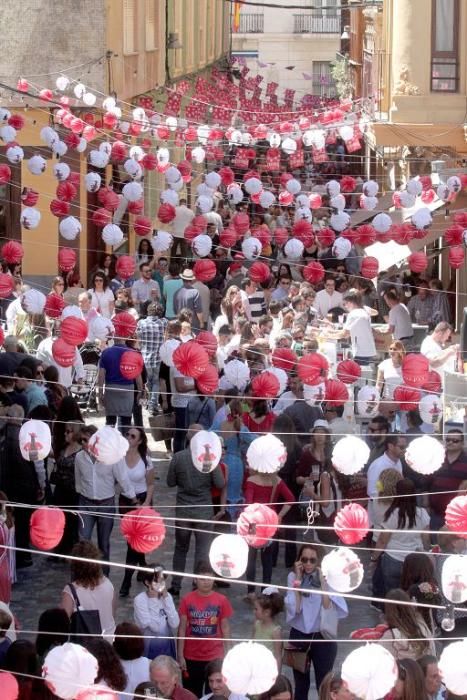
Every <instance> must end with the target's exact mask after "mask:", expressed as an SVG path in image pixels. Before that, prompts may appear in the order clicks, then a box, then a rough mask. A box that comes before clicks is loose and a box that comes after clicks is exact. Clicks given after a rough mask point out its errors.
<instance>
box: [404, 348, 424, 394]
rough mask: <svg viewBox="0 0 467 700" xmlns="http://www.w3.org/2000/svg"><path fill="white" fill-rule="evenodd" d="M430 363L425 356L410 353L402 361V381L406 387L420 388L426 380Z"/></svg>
mask: <svg viewBox="0 0 467 700" xmlns="http://www.w3.org/2000/svg"><path fill="white" fill-rule="evenodd" d="M429 371H430V363H429V361H428V358H427V357H425V355H421V354H420V353H410V354H409V355H406V356H405V357H404V360H403V361H402V379H403V380H404V383H405V384H406V385H407V386H410V387H415V388H416V389H418V388H420V387H421V386H423V384H425V382H426V381H427V379H428V372H429Z"/></svg>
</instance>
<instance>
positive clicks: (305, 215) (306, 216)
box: [295, 205, 313, 223]
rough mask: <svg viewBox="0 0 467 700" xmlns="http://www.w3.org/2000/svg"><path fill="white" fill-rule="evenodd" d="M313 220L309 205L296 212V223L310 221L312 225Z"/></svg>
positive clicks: (299, 208)
mask: <svg viewBox="0 0 467 700" xmlns="http://www.w3.org/2000/svg"><path fill="white" fill-rule="evenodd" d="M312 218H313V214H312V212H311V209H310V207H308V206H307V205H305V206H300V207H298V209H297V210H296V212H295V221H301V220H302V221H303V220H304V221H309V222H310V223H311V220H312Z"/></svg>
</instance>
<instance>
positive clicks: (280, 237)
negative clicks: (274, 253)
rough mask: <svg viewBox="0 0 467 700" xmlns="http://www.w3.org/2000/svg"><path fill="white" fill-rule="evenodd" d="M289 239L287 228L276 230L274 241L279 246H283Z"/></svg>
mask: <svg viewBox="0 0 467 700" xmlns="http://www.w3.org/2000/svg"><path fill="white" fill-rule="evenodd" d="M288 240H289V232H288V231H287V229H286V228H276V230H275V231H274V242H275V244H276V245H277V246H279V248H280V247H282V246H283V245H285V244H286V243H287V241H288Z"/></svg>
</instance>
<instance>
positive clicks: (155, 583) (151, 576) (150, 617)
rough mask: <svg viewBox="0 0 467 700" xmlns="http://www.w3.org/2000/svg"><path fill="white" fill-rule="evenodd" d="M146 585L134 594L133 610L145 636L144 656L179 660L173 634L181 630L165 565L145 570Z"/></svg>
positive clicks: (144, 580)
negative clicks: (167, 581) (168, 588)
mask: <svg viewBox="0 0 467 700" xmlns="http://www.w3.org/2000/svg"><path fill="white" fill-rule="evenodd" d="M147 566H152V564H147ZM143 584H144V586H145V588H146V590H145V591H143V592H142V593H138V595H137V596H136V597H135V599H134V601H133V609H134V618H135V622H136V624H137V625H138V627H141V629H142V630H143V631H144V632H143V633H144V636H145V637H146V638H145V640H144V655H145V656H146V657H147V658H148V659H155V658H156V656H159V655H160V654H164V655H165V656H171V657H172V658H174V659H176V658H177V655H176V649H175V640H174V639H173V638H172V636H173V634H175V633H176V631H177V629H178V626H179V624H180V617H179V615H178V612H177V610H176V608H175V605H174V601H173V598H172V596H171V595H170V593H169V592H168V590H167V587H166V585H165V576H164V573H163V569H162V567H161V566H157V565H154V571H153V572H149V571H145V572H144V573H143Z"/></svg>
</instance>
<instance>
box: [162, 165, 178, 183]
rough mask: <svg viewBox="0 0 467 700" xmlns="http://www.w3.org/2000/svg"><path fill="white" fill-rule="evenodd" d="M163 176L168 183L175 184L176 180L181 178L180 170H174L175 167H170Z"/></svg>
mask: <svg viewBox="0 0 467 700" xmlns="http://www.w3.org/2000/svg"><path fill="white" fill-rule="evenodd" d="M164 174H165V179H166V180H167V182H168V183H172V182H177V180H180V178H181V173H180V170H179V169H178V168H176V167H175V165H171V166H170V167H169V168H167V170H166V171H165V173H164Z"/></svg>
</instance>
